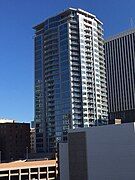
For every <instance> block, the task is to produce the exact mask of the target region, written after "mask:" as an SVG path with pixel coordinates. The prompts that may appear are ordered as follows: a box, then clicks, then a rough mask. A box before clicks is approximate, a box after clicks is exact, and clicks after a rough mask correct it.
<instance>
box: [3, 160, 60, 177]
mask: <svg viewBox="0 0 135 180" xmlns="http://www.w3.org/2000/svg"><path fill="white" fill-rule="evenodd" d="M56 178H57V163H56V160H45V159H44V160H33V161H14V162H11V163H1V164H0V180H53V179H56Z"/></svg>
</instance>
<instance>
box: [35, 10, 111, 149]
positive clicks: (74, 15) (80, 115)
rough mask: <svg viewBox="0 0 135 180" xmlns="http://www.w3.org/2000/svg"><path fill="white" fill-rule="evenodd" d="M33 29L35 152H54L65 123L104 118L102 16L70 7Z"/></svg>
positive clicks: (79, 124) (72, 125)
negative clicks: (97, 16)
mask: <svg viewBox="0 0 135 180" xmlns="http://www.w3.org/2000/svg"><path fill="white" fill-rule="evenodd" d="M34 29H35V124H36V147H37V152H53V151H54V150H55V149H56V146H57V143H58V142H60V141H66V138H67V136H66V135H67V131H68V129H69V128H78V127H89V126H91V125H98V124H99V123H100V120H104V122H107V119H108V113H107V88H106V69H105V58H104V40H103V29H102V22H100V21H99V20H98V19H97V18H96V16H94V15H92V14H90V13H89V12H86V11H84V10H81V9H74V8H69V9H67V10H65V11H63V12H61V13H60V14H58V15H56V16H54V17H51V18H48V19H46V20H45V21H44V22H43V23H40V24H38V25H37V26H35V27H34Z"/></svg>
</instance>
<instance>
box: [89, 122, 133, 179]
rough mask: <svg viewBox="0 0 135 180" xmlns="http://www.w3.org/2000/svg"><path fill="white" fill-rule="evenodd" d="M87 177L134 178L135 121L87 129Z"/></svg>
mask: <svg viewBox="0 0 135 180" xmlns="http://www.w3.org/2000/svg"><path fill="white" fill-rule="evenodd" d="M86 138H87V158H88V177H89V178H88V180H99V179H100V180H135V131H134V123H129V124H122V125H109V126H103V127H93V128H89V129H87V130H86Z"/></svg>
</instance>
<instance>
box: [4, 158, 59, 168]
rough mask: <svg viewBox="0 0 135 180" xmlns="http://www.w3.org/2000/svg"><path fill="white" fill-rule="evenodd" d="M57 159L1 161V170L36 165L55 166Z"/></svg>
mask: <svg viewBox="0 0 135 180" xmlns="http://www.w3.org/2000/svg"><path fill="white" fill-rule="evenodd" d="M55 165H56V160H33V161H26V160H24V161H22V160H20V161H14V162H10V163H0V171H3V170H9V169H10V170H11V169H25V168H31V167H32V168H34V167H47V166H55Z"/></svg>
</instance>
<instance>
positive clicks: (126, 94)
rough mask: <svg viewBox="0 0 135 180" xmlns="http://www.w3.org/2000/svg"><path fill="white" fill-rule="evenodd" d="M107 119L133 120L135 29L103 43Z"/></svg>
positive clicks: (134, 111)
mask: <svg viewBox="0 0 135 180" xmlns="http://www.w3.org/2000/svg"><path fill="white" fill-rule="evenodd" d="M105 55H106V65H107V68H106V69H107V86H108V106H109V119H110V122H113V121H114V119H121V120H122V122H132V121H135V29H134V30H129V31H127V32H124V33H121V34H119V35H116V36H114V37H112V38H109V39H108V40H107V41H106V43H105Z"/></svg>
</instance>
